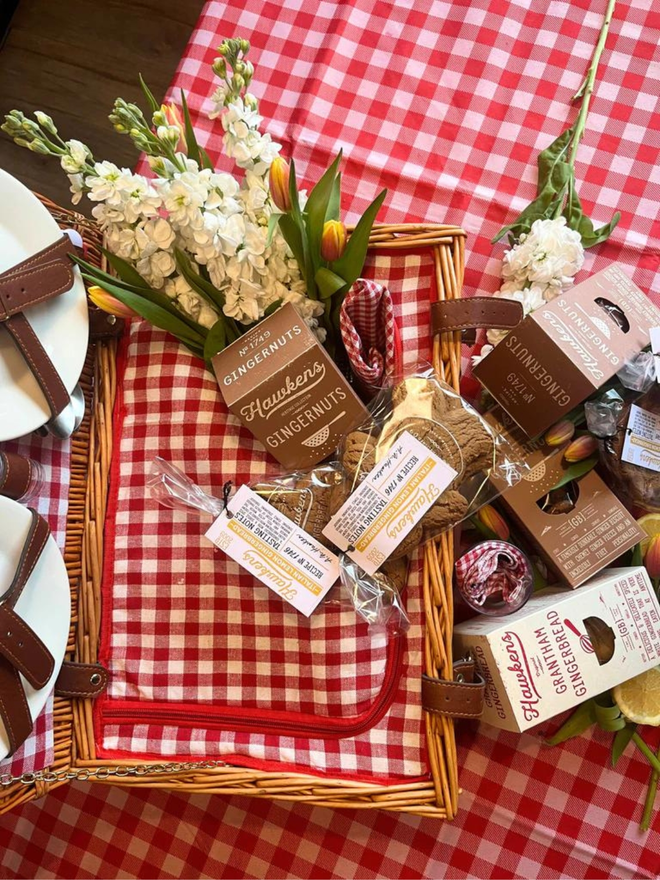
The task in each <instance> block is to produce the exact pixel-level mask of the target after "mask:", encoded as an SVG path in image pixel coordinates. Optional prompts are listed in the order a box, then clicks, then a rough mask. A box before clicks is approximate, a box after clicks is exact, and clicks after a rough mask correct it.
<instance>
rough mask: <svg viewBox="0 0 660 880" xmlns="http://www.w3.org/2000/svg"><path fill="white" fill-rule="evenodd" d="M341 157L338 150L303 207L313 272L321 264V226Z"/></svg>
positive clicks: (325, 216)
mask: <svg viewBox="0 0 660 880" xmlns="http://www.w3.org/2000/svg"><path fill="white" fill-rule="evenodd" d="M341 156H342V151H341V150H340V151H339V153H338V154H337V158H336V159H335V161H334V162H333V163H332V165H330V167H329V168H328V169H327V170H326V171H325V173H324V174H323V176H322V177H321V179H320V180H319V182H318V183H317V184H316V186H315V187H314V189H313V190H312V191H311V193H310V194H309V198H308V199H307V204H306V205H305V215H306V221H307V232H308V236H309V250H310V255H311V258H312V263H313V266H314V269H315V270H316V269H318V267H319V265H320V262H321V254H320V251H321V236H322V234H323V224H324V223H325V221H326V219H327V215H328V205H329V204H330V199H331V197H332V191H333V189H334V186H335V180H336V178H337V168H338V166H339V163H340V161H341Z"/></svg>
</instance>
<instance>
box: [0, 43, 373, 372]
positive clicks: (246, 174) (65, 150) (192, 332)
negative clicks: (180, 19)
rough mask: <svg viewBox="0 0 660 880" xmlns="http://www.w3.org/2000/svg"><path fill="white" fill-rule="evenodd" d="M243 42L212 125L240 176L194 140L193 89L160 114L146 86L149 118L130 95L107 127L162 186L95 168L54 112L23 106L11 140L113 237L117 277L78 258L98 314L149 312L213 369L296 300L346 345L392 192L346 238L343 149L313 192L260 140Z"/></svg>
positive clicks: (223, 76)
mask: <svg viewBox="0 0 660 880" xmlns="http://www.w3.org/2000/svg"><path fill="white" fill-rule="evenodd" d="M249 48H250V47H249V43H248V41H247V40H242V39H232V40H225V41H224V42H223V43H222V45H221V46H220V48H219V50H218V51H219V53H220V54H219V57H218V58H216V59H215V61H214V63H213V70H214V73H215V74H216V75H217V76H218V77H219V79H220V81H221V82H220V85H219V86H218V88H217V89H216V91H215V92H214V94H213V97H212V101H213V110H212V111H211V113H210V114H209V115H210V117H211V118H219V119H220V122H221V124H222V128H223V132H224V135H223V147H224V153H225V155H226V156H227V157H228V158H229V159H232V160H233V161H234V162H235V164H236V165H237V166H238V169H240V171H241V172H242V174H241V175H240V176H233V175H232V174H229V173H227V172H224V171H219V170H216V169H215V167H214V165H213V163H212V161H211V159H210V158H209V156H208V153H207V152H206V151H205V150H204V149H203V148H202V147H201V146H200V145H199V144H198V143H197V139H196V137H195V132H194V130H193V127H192V124H191V120H190V114H189V112H188V107H187V103H186V98H185V95H184V93H183V92H182V93H181V108H180V109H179V108H178V107H176V106H175V105H172V104H170V105H159V104H158V103H157V101H156V100H155V98H154V96H153V94H152V93H151V91H150V90H149V88H148V87H147V85H146V83H145V82H144V80H143V79H142V78H141V77H140V82H141V85H142V89H143V92H144V94H145V97H146V100H147V102H148V104H149V108H150V119H147V117H146V116H145V115H144V113H143V112H142V110H140V108H139V107H138V106H137V105H135V104H131V103H127V102H126V101H124V100H123V99H122V98H118V99H117V100H116V102H115V105H114V108H113V111H112V113H111V114H110V121H111V122H112V123H113V125H114V127H115V130H116V131H118V132H120V133H121V134H126V135H128V137H130V138H131V140H132V141H133V143H134V144H135V146H136V147H137V149H138V150H140V151H141V152H143V153H144V154H146V157H147V161H148V163H149V166H150V169H151V171H152V172H153V177H147V176H144V175H141V174H134V173H132V172H131V171H130V170H128V169H127V168H118V167H117V166H116V165H115V164H113V163H112V162H109V161H107V160H103V161H97V160H96V159H95V158H94V156H93V155H92V152H91V150H90V149H89V147H87V146H86V145H85V144H84V143H82V142H81V141H78V140H68V141H64V140H63V139H62V138H61V137H60V135H59V133H58V130H57V128H56V126H55V124H54V122H53V120H52V119H51V118H50V116H48V115H47V114H45V113H42V112H39V111H38V112H36V113H35V117H36V121H35V120H32V119H28V118H26V117H25V115H24V114H23V113H21V112H20V111H17V110H14V111H12V112H11V113H10V114H8V115H7V116H6V118H5V123H4V124H3V125H2V129H3V131H5V132H6V133H7V134H9V135H10V136H11V137H12V138H13V139H14V141H15V142H16V143H17V144H19V145H21V146H24V147H27V148H28V149H30V150H32V151H33V152H35V153H39V154H44V155H52V156H56V157H58V158H59V159H60V164H61V166H62V168H63V170H64V171H65V172H66V173H67V175H68V177H69V181H70V183H71V192H72V194H73V199H72V200H73V203H74V204H77V203H78V202H79V201H80V199H81V198H82V197H83V195H85V196H86V197H87V198H88V199H90V201H92V202H94V208H93V210H92V214H93V216H94V218H95V219H96V221H97V222H98V223H99V225H100V227H101V229H102V230H103V233H104V238H105V245H106V251H105V254H106V257H107V260H108V263H109V265H110V267H111V269H112V270H113V274H108V273H106V272H103V271H101V270H99V269H96V268H95V267H93V266H91V265H90V264H89V263H87V262H85V261H84V260H78V262H79V264H80V266H81V268H82V272H83V276H84V277H85V278H86V280H87V281H88V282H90V283H91V284H92V287H91V289H90V297H91V299H92V300H93V301H94V302H95V304H96V305H98V306H99V307H100V308H102V309H104V310H106V311H109V312H111V313H114V314H117V315H120V316H123V317H131V316H135V315H139V316H141V317H143V318H145V319H146V320H148V321H150V322H151V323H152V324H154V325H155V326H157V327H160V328H162V329H164V330H167V331H168V332H170V333H171V334H172V335H173V336H175V337H176V338H177V339H179V340H180V342H182V343H183V344H184V345H185V346H186V347H187V348H188V349H189V350H190V351H191V352H192V353H193V354H195V355H198V356H199V357H203V358H204V359H205V360H207V361H209V360H210V359H211V358H212V357H213V355H214V354H216V353H217V352H218V351H221V350H222V349H223V348H224V347H225V346H226V345H228V344H229V343H231V342H233V341H235V340H236V339H238V338H239V337H240V336H241V335H242V334H243V333H244V332H245V331H246V330H247V329H249V328H250V327H251V326H253V325H254V324H255V323H257V322H258V321H260V320H261V319H262V318H264V317H265V316H267V315H269V314H271V313H272V312H273V311H275V310H276V309H277V308H278V307H279V306H280V305H282V304H284V303H287V302H290V303H292V304H293V305H294V306H295V308H296V309H297V310H298V312H299V314H300V315H301V317H302V318H303V319H304V320H305V321H306V323H307V324H308V326H309V327H310V329H311V330H312V331H313V332H314V333H315V334H316V336H317V337H318V339H319V341H321V342H323V343H324V344H325V345H326V346H327V347H328V349H329V351H330V352H331V353H334V352H335V351H336V350H337V347H338V346H340V344H341V342H340V336H339V309H340V307H341V303H342V301H343V297H344V295H345V294H346V292H347V291H348V289H349V288H350V286H351V284H352V283H353V282H354V281H355V280H356V279H357V278H358V277H359V275H360V273H361V271H362V266H363V264H364V259H365V255H366V250H367V245H368V241H369V234H370V232H371V227H372V225H373V222H374V220H375V217H376V213H377V212H378V209H379V208H380V206H381V204H382V202H383V199H384V198H385V194H386V191H383V192H382V193H380V195H379V196H378V197H377V198H376V200H375V201H374V202H373V203H372V204H371V205H370V207H369V208H368V209H367V211H366V212H365V214H364V216H363V217H362V219H361V220H360V222H359V223H358V224H357V226H356V228H355V231H354V232H353V234H352V235H351V237H350V239H348V236H347V232H346V229H345V227H344V225H343V223H342V222H341V220H340V203H341V192H340V179H341V175H340V173H339V164H340V160H341V154H340V155H339V156H337V158H336V159H335V161H334V162H333V163H332V165H331V166H330V168H329V169H328V170H327V171H326V172H325V174H324V175H323V176H322V177H321V179H320V180H319V181H318V183H317V184H316V186H314V187H313V189H312V190H311V192H310V193H309V196H308V197H307V195H306V193H305V192H304V191H299V190H298V186H297V182H296V175H295V167H294V164H293V162H292V163H291V165H290V166H289V165H288V164H287V163H286V162H285V161H284V160H283V159H282V158H281V157H279V155H278V154H279V152H280V149H281V147H280V145H279V144H277V143H275V142H274V141H273V140H272V138H271V136H270V135H269V134H268V133H262V132H261V131H260V125H261V122H262V118H261V116H259V113H258V104H257V100H256V98H254V96H253V95H251V94H250V93H249V92H248V87H249V85H250V82H251V80H252V77H253V74H254V68H253V66H252V64H251V63H250V62H249V61H247V60H246V55H247V53H248V51H249Z"/></svg>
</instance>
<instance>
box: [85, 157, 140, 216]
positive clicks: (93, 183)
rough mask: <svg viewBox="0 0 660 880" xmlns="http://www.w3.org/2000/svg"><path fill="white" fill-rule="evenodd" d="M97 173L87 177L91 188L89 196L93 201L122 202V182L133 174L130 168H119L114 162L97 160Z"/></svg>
mask: <svg viewBox="0 0 660 880" xmlns="http://www.w3.org/2000/svg"><path fill="white" fill-rule="evenodd" d="M94 171H95V172H96V173H95V174H90V175H89V176H88V177H87V180H86V183H87V186H88V187H89V189H90V192H89V198H90V199H91V200H92V201H93V202H108V203H109V204H117V205H118V204H120V202H121V184H120V181H122V180H123V179H124V178H125V177H126V176H129V177H130V176H132V175H131V172H130V171H129V170H128V168H122V169H119V168H117V166H116V165H115V164H114V163H113V162H107V161H103V162H96V163H95V164H94Z"/></svg>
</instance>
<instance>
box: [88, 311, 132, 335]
mask: <svg viewBox="0 0 660 880" xmlns="http://www.w3.org/2000/svg"><path fill="white" fill-rule="evenodd" d="M123 332H124V320H123V318H117V317H116V316H115V315H109V314H108V313H107V312H104V311H102V310H101V309H97V308H95V307H92V308H90V309H89V338H90V340H91V341H92V342H96V341H97V340H99V339H118V338H119V337H120V336H121V335H122V334H123Z"/></svg>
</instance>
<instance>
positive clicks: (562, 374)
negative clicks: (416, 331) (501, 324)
mask: <svg viewBox="0 0 660 880" xmlns="http://www.w3.org/2000/svg"><path fill="white" fill-rule="evenodd" d="M658 325H660V311H659V310H658V309H657V308H656V307H655V306H654V305H653V303H652V302H651V301H650V300H649V299H648V298H647V297H646V296H644V294H643V293H642V291H641V290H640V289H639V288H638V287H637V286H636V285H635V284H633V282H632V281H631V280H630V278H629V277H628V276H627V275H626V274H625V272H624V271H623V270H622V269H621V267H620V266H618V265H617V264H616V263H615V264H613V265H611V266H608V268H607V269H603V271H602V272H598V273H596V274H595V275H592V276H591V278H588V279H587V280H586V281H583V282H582V284H578V285H577V286H576V287H574V288H572V289H571V290H570V291H568V292H567V293H565V294H564V295H562V296H559V297H557V299H555V300H553V301H552V302H550V303H547V304H546V305H544V306H541V308H538V309H536V310H535V311H534V312H532V313H531V314H530V315H528V316H527V317H526V318H524V320H522V321H521V322H520V324H518V326H517V327H515V328H514V329H513V330H511V331H510V332H509V333H508V334H507V336H506V337H505V338H504V339H503V340H502V342H500V344H499V345H497V346H496V347H495V348H494V349H493V351H492V352H491V353H490V354H488V355H487V356H486V357H485V358H484V359H483V360H482V361H481V362H480V363H479V364H477V366H476V367H475V369H474V375H475V376H476V377H477V379H478V380H479V381H480V382H481V384H482V385H483V386H484V387H485V388H486V389H487V390H488V391H489V392H490V393H491V394H492V396H493V397H494V398H495V400H496V401H497V402H498V403H499V404H500V406H502V407H503V408H504V409H505V410H506V411H507V412H508V413H509V414H510V415H511V417H512V418H513V419H514V421H515V422H516V423H517V424H518V425H520V427H521V428H522V429H523V430H524V431H525V433H526V434H527V435H528V436H529V437H536V436H537V435H538V434H540V433H541V432H542V431H545V430H547V429H548V428H550V427H551V426H552V425H554V424H555V423H556V422H558V421H559V420H560V419H561V418H562V416H564V415H566V413H568V412H570V411H571V410H572V409H573V408H574V407H575V406H577V405H578V404H579V403H582V401H583V400H586V398H587V397H589V395H590V394H592V393H593V392H594V391H596V390H597V389H598V388H600V386H601V385H603V384H604V383H605V382H607V380H608V379H611V378H612V376H614V374H615V373H616V372H618V370H620V369H621V367H622V366H623V363H624V361H625V359H626V358H627V357H629V356H630V355H632V354H635V353H636V352H638V351H641V350H642V349H643V348H645V347H646V346H647V345H648V344H649V341H650V336H649V330H650V328H651V327H655V326H658Z"/></svg>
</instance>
